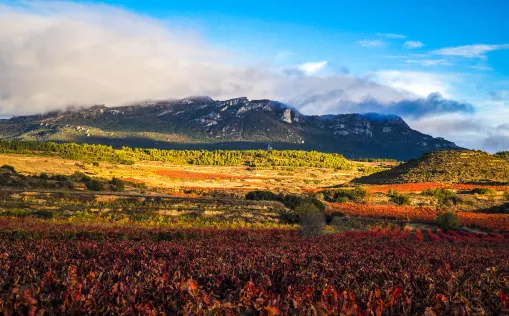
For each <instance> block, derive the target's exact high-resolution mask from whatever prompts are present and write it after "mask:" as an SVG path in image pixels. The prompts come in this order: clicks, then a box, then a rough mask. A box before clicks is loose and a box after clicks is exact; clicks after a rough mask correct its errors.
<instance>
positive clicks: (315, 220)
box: [299, 212, 325, 238]
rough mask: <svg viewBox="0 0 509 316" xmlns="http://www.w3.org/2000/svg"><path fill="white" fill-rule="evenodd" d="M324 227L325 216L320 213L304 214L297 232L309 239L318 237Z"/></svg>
mask: <svg viewBox="0 0 509 316" xmlns="http://www.w3.org/2000/svg"><path fill="white" fill-rule="evenodd" d="M324 227H325V216H324V214H323V213H321V212H314V213H309V214H305V215H304V216H302V218H301V220H300V228H299V232H300V233H301V234H302V235H303V236H305V237H307V238H309V237H313V236H317V235H320V234H321V233H322V232H323V228H324Z"/></svg>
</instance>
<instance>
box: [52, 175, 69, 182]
mask: <svg viewBox="0 0 509 316" xmlns="http://www.w3.org/2000/svg"><path fill="white" fill-rule="evenodd" d="M50 180H53V181H68V180H69V179H68V178H67V177H66V176H64V175H61V174H57V175H54V176H52V177H51V178H50Z"/></svg>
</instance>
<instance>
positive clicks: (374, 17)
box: [0, 0, 509, 151]
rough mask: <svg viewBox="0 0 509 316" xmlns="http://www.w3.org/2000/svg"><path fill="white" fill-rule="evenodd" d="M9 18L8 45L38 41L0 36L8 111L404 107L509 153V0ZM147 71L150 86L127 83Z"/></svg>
mask: <svg viewBox="0 0 509 316" xmlns="http://www.w3.org/2000/svg"><path fill="white" fill-rule="evenodd" d="M2 4H3V8H2ZM2 11H3V14H4V17H6V18H9V19H10V21H7V19H6V18H5V19H3V20H4V22H5V23H7V22H9V23H8V24H6V25H8V26H6V27H4V31H3V32H4V36H3V39H4V40H5V41H7V39H9V40H10V42H11V43H12V42H15V43H18V42H20V41H21V42H23V40H25V39H28V38H32V39H36V40H32V41H31V42H30V44H27V43H29V42H28V40H27V43H23V44H20V45H19V46H16V45H7V44H5V45H3V46H2V42H1V40H2V31H0V48H3V51H2V50H0V54H2V53H3V54H4V56H2V55H0V57H2V58H3V59H4V65H7V69H3V70H4V73H7V74H9V77H7V75H4V80H6V82H7V79H9V80H10V81H8V82H10V84H9V85H7V86H8V88H7V90H5V91H4V92H3V95H4V97H3V99H2V91H1V90H0V115H10V114H11V115H12V114H14V115H16V114H24V113H25V112H26V113H30V112H35V111H40V110H41V109H43V110H50V109H53V108H52V107H55V106H59V107H61V106H64V102H67V103H81V104H88V103H90V102H101V103H106V104H108V103H110V104H111V105H116V104H118V103H122V102H126V101H127V100H128V98H131V99H134V100H138V99H142V98H163V97H182V96H184V95H185V94H210V95H211V96H212V97H215V98H227V97H236V96H241V94H242V95H246V96H247V97H249V98H259V97H266V98H277V99H279V100H281V101H283V102H287V103H290V104H291V105H293V106H295V107H297V108H298V109H299V110H301V111H302V112H304V113H306V114H325V113H342V112H356V111H358V112H361V111H367V110H369V111H372V110H373V111H380V112H388V113H390V112H391V111H395V112H396V113H394V114H399V115H401V116H403V118H404V119H405V120H406V121H407V122H408V123H409V124H410V125H411V126H412V127H414V128H416V129H418V130H420V131H423V132H426V133H430V134H432V135H433V136H443V137H446V138H448V139H451V140H453V141H456V142H457V143H458V144H459V145H462V146H466V147H469V148H478V149H484V150H489V151H496V150H502V149H509V33H508V32H507V30H509V19H507V16H508V14H509V1H500V0H499V1H494V0H489V1H472V0H466V1H465V0H464V1H456V0H454V1H453V0H449V1H435V0H430V1H401V0H393V1H266V0H261V1H192V0H191V1H135V0H117V1H22V2H21V1H9V0H7V1H6V0H3V1H2V0H0V14H2ZM27 21H30V23H27ZM0 23H1V22H0ZM12 24H22V25H24V26H23V27H21V26H20V27H17V28H15V27H13V26H11V25H12ZM32 25H33V29H32V28H30V26H32ZM41 25H43V27H41ZM0 26H1V25H0ZM5 29H7V30H5ZM113 34H115V35H113ZM110 35H111V36H110ZM55 41H56V44H53V43H54V42H55ZM34 43H35V44H34ZM49 43H52V45H49ZM128 44H129V45H130V46H128ZM27 47H28V48H27ZM81 47H83V50H81V51H80V49H78V48H81ZM90 47H101V48H102V49H103V50H104V53H103V54H98V52H97V51H93V52H92V53H90V51H89V48H90ZM126 47H129V48H128V49H126ZM53 50H55V52H54V54H49V53H48V52H49V51H51V52H53ZM62 51H64V52H67V53H62ZM53 55H55V56H58V57H55V56H53ZM34 56H36V57H37V58H34ZM47 56H52V57H51V58H49V57H47ZM90 56H92V57H93V58H92V57H90ZM34 60H35V61H34ZM28 61H30V62H28ZM27 63H28V64H27ZM49 63H51V64H52V65H53V66H51V67H49V66H48V64H49ZM13 65H14V66H13ZM27 65H28V66H27ZM155 65H156V66H157V67H155ZM106 68H108V69H106ZM155 68H158V70H160V71H156V70H155ZM29 69H31V71H30V72H29V73H30V75H27V70H29ZM92 69H96V70H97V71H100V72H102V73H103V74H104V80H100V79H98V78H97V77H95V76H94V73H92V72H91V71H92ZM0 70H2V69H0ZM21 70H22V71H21ZM163 70H164V71H163ZM34 73H36V74H40V76H42V75H43V74H44V76H46V78H48V77H49V78H52V79H53V80H54V81H50V82H51V83H53V84H51V85H50V83H48V80H46V81H45V82H44V83H43V82H42V81H41V79H40V78H41V77H40V76H35V75H34ZM117 74H118V76H116V75H117ZM138 74H143V77H144V80H145V83H144V84H139V83H136V82H134V79H133V80H128V78H135V77H138V78H139V76H138ZM110 75H111V77H108V76H110ZM1 76H2V75H1V74H0V83H2V82H1V80H2V77H1ZM13 78H15V79H16V80H12V79H13ZM107 78H109V79H110V80H106V79H107ZM29 79H30V80H29ZM113 81H115V82H119V84H118V85H113V84H111V82H113ZM12 82H15V83H18V82H19V83H20V84H19V85H16V86H14V85H13V84H12ZM73 82H74V84H73ZM161 82H163V83H165V84H162V83H161ZM62 85H65V86H66V88H65V89H59V90H57V89H55V90H54V91H53V90H52V88H53V87H55V86H62ZM130 85H132V86H130ZM4 86H5V85H4ZM84 86H86V87H87V90H88V92H90V91H94V93H93V95H96V96H97V98H91V97H90V93H86V91H82V90H84V89H83V88H80V87H84ZM190 86H192V88H190ZM34 87H36V88H34ZM123 87H129V88H126V89H125V90H126V91H123V90H124V89H123ZM43 88H44V90H43ZM0 89H2V88H0ZM3 89H6V88H3ZM62 90H65V91H73V92H74V93H73V94H72V95H69V94H65V93H64V92H62ZM114 93H115V96H113V94H114ZM119 93H121V94H122V95H123V98H120V99H119V98H118V97H116V96H118V95H119ZM435 93H439V94H440V97H439V98H437V97H436V94H435ZM430 95H432V96H433V97H430ZM2 100H4V101H3V102H4V103H3V106H2V103H1V102H2ZM408 100H410V101H412V102H407V101H408ZM375 101H376V102H375ZM21 102H22V104H23V105H22V106H21V105H20V104H21ZM29 102H32V103H31V104H34V103H36V104H45V105H44V106H35V105H34V106H32V107H27V105H26V104H28V103H29ZM374 104H376V106H375V105H374ZM2 107H3V109H2ZM412 109H415V111H413V110H412Z"/></svg>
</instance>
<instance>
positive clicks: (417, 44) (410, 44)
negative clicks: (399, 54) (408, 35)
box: [403, 41, 424, 49]
mask: <svg viewBox="0 0 509 316" xmlns="http://www.w3.org/2000/svg"><path fill="white" fill-rule="evenodd" d="M403 45H405V47H406V48H408V49H416V48H421V47H423V46H424V44H423V43H422V42H419V41H406V42H405V44H403Z"/></svg>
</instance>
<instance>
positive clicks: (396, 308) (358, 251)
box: [0, 146, 509, 315]
mask: <svg viewBox="0 0 509 316" xmlns="http://www.w3.org/2000/svg"><path fill="white" fill-rule="evenodd" d="M71 147H72V146H71ZM58 148H60V147H58ZM61 148H64V149H65V148H66V147H65V146H62V147H61ZM72 148H74V147H72ZM78 149H79V150H81V153H80V157H85V158H87V157H88V158H91V157H92V158H98V157H99V156H98V155H99V154H98V153H99V152H101V151H105V152H109V154H110V155H111V156H110V158H108V159H106V160H101V161H96V160H95V159H94V160H90V159H88V158H87V159H78V158H73V159H63V158H59V157H56V156H55V155H53V154H49V153H52V152H45V153H43V154H38V153H37V152H25V153H24V154H19V153H4V154H0V188H1V190H0V240H1V241H0V314H8V315H10V314H29V315H54V314H87V313H88V314H151V315H155V314H180V315H195V314H196V315H331V314H332V315H338V314H339V315H401V314H405V315H422V314H424V315H502V314H509V298H508V295H509V211H508V205H509V186H508V185H506V184H503V183H497V184H494V183H489V184H486V183H442V182H421V183H392V184H385V183H384V184H358V183H356V181H352V180H354V179H356V178H359V177H362V176H366V175H369V174H371V173H373V172H377V171H380V170H386V169H388V168H392V167H394V166H395V165H397V163H395V162H391V161H378V162H349V161H346V160H344V159H343V158H342V157H338V156H327V155H325V154H320V153H312V154H310V155H311V156H310V159H309V161H308V160H306V154H305V153H302V152H275V153H272V154H267V153H264V154H262V155H260V154H259V153H257V152H240V151H237V152H235V153H228V152H225V151H222V152H220V153H207V152H204V153H202V152H193V151H190V152H188V153H180V152H168V153H164V152H150V151H141V150H137V149H136V150H132V152H131V150H127V149H125V150H123V151H119V152H115V151H109V149H107V148H106V149H104V148H102V147H99V148H95V147H93V148H92V149H91V150H92V152H91V153H89V152H87V151H86V150H84V149H83V148H82V147H79V148H78ZM16 150H17V149H16ZM96 150H97V153H96V152H95V151H96ZM147 152H148V153H150V155H151V156H150V157H152V158H153V160H143V159H141V158H142V157H145V156H144V155H148V153H147ZM125 153H127V154H129V155H131V156H130V158H129V159H135V160H136V161H131V162H130V163H122V162H116V160H115V159H117V158H119V157H120V158H121V157H123V156H122V155H123V154H125ZM69 155H70V156H72V152H69ZM292 156H295V157H296V158H295V159H296V160H295V161H296V162H295V164H300V165H301V166H288V165H285V164H288V163H289V161H291V159H290V158H288V157H292ZM189 157H191V158H189ZM124 158H125V157H124ZM124 158H122V159H124ZM126 159H127V158H126ZM168 159H170V160H172V161H171V162H169V161H166V160H168ZM175 159H176V160H175ZM190 159H191V160H190ZM288 159H290V160H288ZM254 161H258V163H256V164H258V165H256V164H253V162H254ZM262 161H263V163H261V162H262ZM297 162H298V163H297ZM216 163H218V164H221V165H217V164H216ZM309 163H312V164H313V165H314V166H302V165H306V164H309ZM329 163H331V164H338V165H337V168H329V167H326V166H324V164H327V165H328V164H329ZM260 164H262V165H260ZM447 214H450V216H453V220H454V219H457V221H458V222H457V223H456V224H454V222H453V223H452V224H451V223H449V222H446V224H447V225H449V226H444V224H443V222H441V221H439V218H440V217H441V216H444V215H447Z"/></svg>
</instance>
